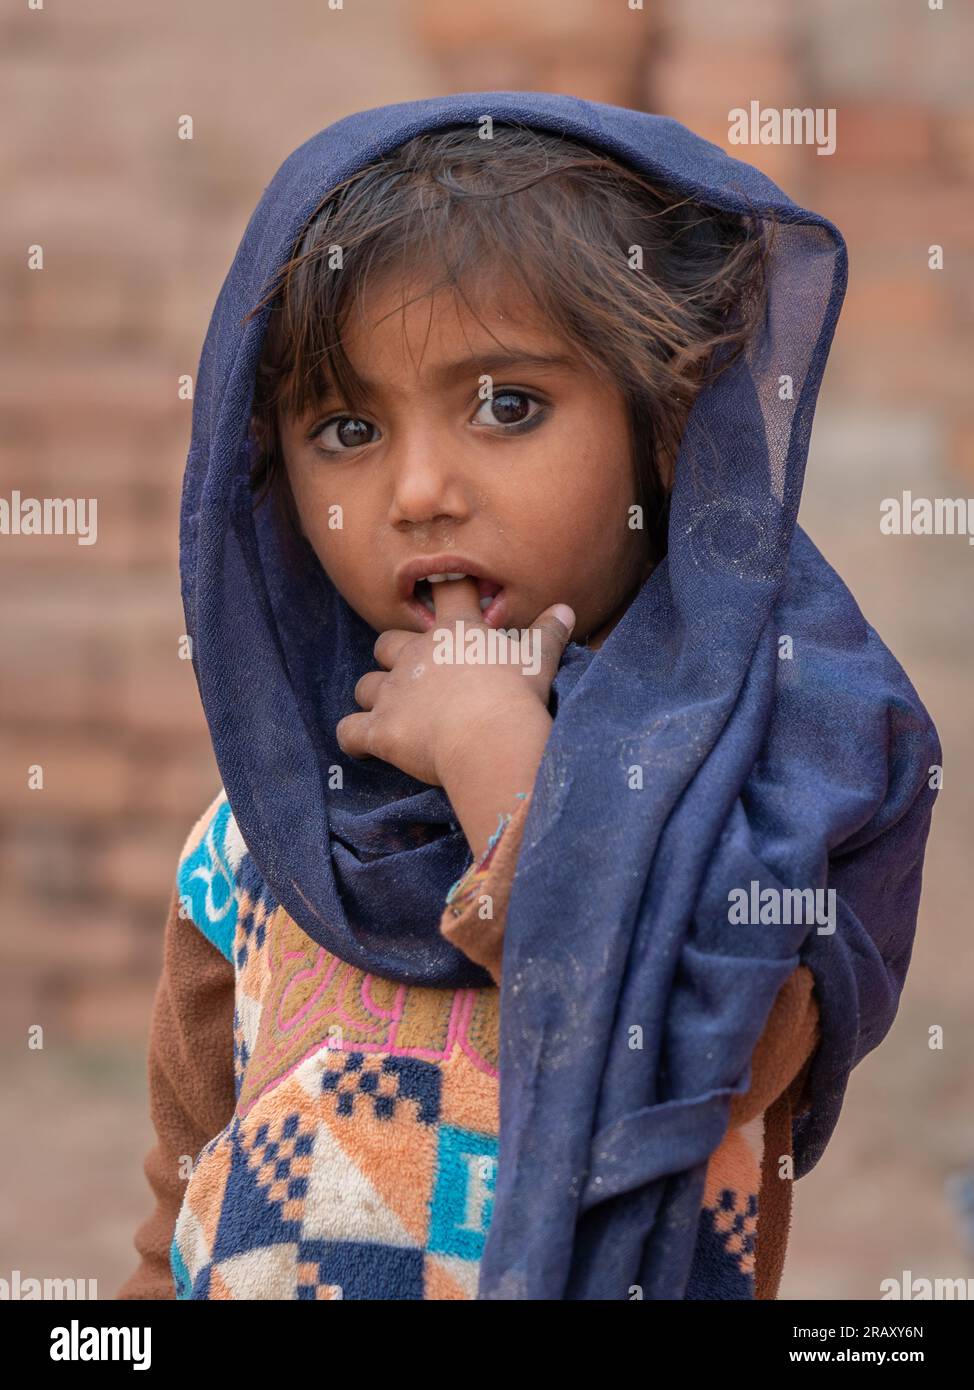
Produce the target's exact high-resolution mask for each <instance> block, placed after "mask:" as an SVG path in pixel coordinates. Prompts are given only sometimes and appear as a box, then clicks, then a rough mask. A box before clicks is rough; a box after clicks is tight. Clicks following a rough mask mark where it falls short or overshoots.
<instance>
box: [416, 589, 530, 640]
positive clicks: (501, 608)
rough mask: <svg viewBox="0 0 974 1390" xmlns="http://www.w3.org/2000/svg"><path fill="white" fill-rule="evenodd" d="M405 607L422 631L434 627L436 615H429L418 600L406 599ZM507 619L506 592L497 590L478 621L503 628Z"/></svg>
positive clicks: (427, 630)
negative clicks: (421, 626)
mask: <svg viewBox="0 0 974 1390" xmlns="http://www.w3.org/2000/svg"><path fill="white" fill-rule="evenodd" d="M406 607H407V608H408V609H409V611H410V612H411V613H412V614H413V616H414V617H416V618H418V619H419V621H420V622H421V623H422V624H423V629H424V631H426V632H429V631H430V629H431V628H434V627H436V614H435V613H431V612H430V610H429V609H428V608H427V607H426V604H425V603H420V601H419V599H418V598H408V599H406ZM506 618H507V590H506V589H499V590H498V591H497V593H496V594H495V595H494V597H493V599H492V600H491V603H490V607H489V608H485V609H484V611H483V612H482V613H481V615H480V621H481V622H482V623H485V624H486V626H487V627H503V626H504V624H505V620H506Z"/></svg>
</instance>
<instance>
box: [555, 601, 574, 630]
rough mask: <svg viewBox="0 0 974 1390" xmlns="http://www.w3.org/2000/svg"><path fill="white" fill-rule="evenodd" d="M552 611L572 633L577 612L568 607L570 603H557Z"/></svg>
mask: <svg viewBox="0 0 974 1390" xmlns="http://www.w3.org/2000/svg"><path fill="white" fill-rule="evenodd" d="M551 611H552V613H553V614H554V615H555V617H556V618H557V619H558V621H559V622H560V623H563V624H564V625H565V627H567V628H568V631H569V633H571V631H572V628H573V627H574V626H575V614H574V613H573V612H572V610H571V609H570V608H569V607H568V604H567V603H556V604H555V606H554V608H552V610H551Z"/></svg>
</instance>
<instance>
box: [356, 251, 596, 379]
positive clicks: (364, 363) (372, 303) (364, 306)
mask: <svg viewBox="0 0 974 1390" xmlns="http://www.w3.org/2000/svg"><path fill="white" fill-rule="evenodd" d="M342 342H343V344H344V347H345V351H346V353H347V355H348V357H349V359H350V361H351V363H352V365H353V367H355V368H356V370H357V371H358V372H359V373H360V374H361V375H362V377H363V379H373V380H374V379H375V378H376V376H377V375H379V376H386V377H388V376H390V375H391V374H401V373H406V374H409V375H416V376H419V377H430V378H432V377H435V376H436V375H437V374H438V373H439V372H441V371H442V369H443V368H444V367H445V366H448V365H449V364H450V363H451V362H454V361H456V360H458V359H460V358H463V357H477V356H482V357H484V358H485V359H486V358H487V357H493V358H496V357H499V356H503V355H504V354H506V353H509V354H516V353H518V352H521V353H524V354H527V355H536V356H538V357H539V358H540V357H555V356H559V357H563V358H565V359H569V358H571V359H575V358H576V357H577V354H576V351H575V349H574V348H573V347H572V345H571V344H570V343H569V342H568V341H567V340H566V339H565V338H564V336H563V335H562V334H561V332H560V331H559V329H558V327H557V326H556V325H555V324H554V323H552V321H551V320H550V318H549V317H548V316H547V315H546V314H545V313H544V311H543V309H542V308H541V306H540V305H539V304H538V303H537V301H536V300H535V298H534V296H533V295H532V294H530V292H529V291H528V290H527V288H526V287H525V286H524V284H523V283H522V282H521V281H520V279H519V278H518V277H517V276H514V275H512V274H511V273H510V272H505V271H502V270H498V271H497V272H491V271H482V272H480V273H479V274H478V275H477V276H476V277H475V278H473V277H468V278H467V279H465V280H464V282H463V283H462V284H461V285H459V286H457V285H453V284H444V283H442V282H440V281H437V280H436V278H435V277H434V276H432V275H429V274H427V275H423V274H421V273H418V272H417V273H413V274H412V275H410V276H407V277H404V278H402V279H400V278H398V277H396V276H392V275H386V276H382V277H381V278H377V279H376V280H375V281H374V282H372V283H370V284H369V285H368V286H367V288H366V289H365V291H364V292H363V293H362V294H361V295H360V296H359V297H358V299H357V301H356V302H354V303H353V304H352V305H351V306H350V311H349V313H348V315H347V318H346V322H345V324H344V326H343V331H342Z"/></svg>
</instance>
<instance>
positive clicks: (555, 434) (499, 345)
mask: <svg viewBox="0 0 974 1390" xmlns="http://www.w3.org/2000/svg"><path fill="white" fill-rule="evenodd" d="M411 297H412V295H411V293H410V292H408V291H407V292H406V293H403V291H402V290H400V288H399V286H398V284H397V285H395V286H390V285H387V284H380V285H377V286H375V287H374V288H371V287H370V290H369V292H368V294H367V295H366V297H365V301H364V307H363V313H362V315H361V317H356V316H353V317H352V320H351V322H350V324H349V326H348V328H347V330H346V333H345V337H344V342H345V348H346V351H347V354H348V357H349V359H350V361H351V363H352V365H353V367H354V368H355V370H356V372H357V373H358V375H359V377H360V378H361V379H362V380H363V381H365V382H366V383H367V384H368V385H369V387H370V399H369V404H368V408H367V409H365V410H362V411H361V412H352V411H351V410H350V409H349V408H348V406H347V403H346V402H344V401H342V400H341V399H339V398H338V397H337V396H335V395H330V396H328V397H327V398H326V399H325V401H324V402H323V403H321V404H319V406H318V407H317V408H316V409H315V410H314V411H313V412H312V413H309V414H307V415H305V416H304V417H303V418H301V419H297V418H293V417H292V418H282V419H280V420H279V422H278V423H279V430H280V437H281V444H282V448H283V452H284V457H285V462H286V466H287V474H288V479H289V481H290V485H291V489H292V492H293V494H294V500H295V503H296V505H297V510H298V515H299V517H300V520H301V526H302V529H303V531H304V533H305V535H306V536H307V538H308V540H309V541H310V543H311V545H312V546H313V548H314V550H315V553H316V554H317V556H318V559H319V560H320V562H321V564H322V566H323V567H324V569H325V571H326V573H327V574H328V576H329V578H330V579H331V580H332V582H333V583H334V584H335V586H336V588H337V589H338V590H339V592H340V593H341V594H342V595H343V597H344V598H345V599H346V600H347V602H348V603H349V604H350V605H351V607H352V608H353V609H355V611H356V612H357V613H358V614H359V615H360V616H361V617H362V618H364V619H365V621H366V622H367V623H368V624H369V625H370V626H371V627H372V628H374V629H375V631H376V632H382V631H385V630H386V629H388V628H404V629H406V630H409V631H415V632H422V631H424V630H427V629H429V628H432V627H433V626H435V621H434V618H433V614H432V611H430V610H429V609H428V608H427V607H426V606H425V605H424V603H423V602H422V601H421V600H422V597H423V595H424V593H426V592H427V586H426V585H421V586H420V588H419V591H418V593H417V592H414V586H415V582H416V578H417V575H426V574H430V573H466V574H469V575H471V576H474V577H476V578H478V579H481V580H484V581H488V582H485V583H483V584H481V592H482V594H483V593H484V591H485V590H486V595H485V597H487V598H489V599H490V602H489V604H487V605H486V606H485V605H484V603H483V602H482V604H481V606H482V609H483V610H484V621H485V622H486V623H487V624H488V625H489V626H492V627H501V628H512V627H513V628H525V627H529V626H531V624H532V623H533V622H534V621H535V620H536V619H537V617H538V616H539V615H540V614H541V612H542V611H543V610H544V609H545V608H547V607H549V606H550V605H551V604H553V603H567V604H570V605H571V607H572V608H573V609H574V611H575V614H576V624H575V630H574V632H573V634H572V635H573V638H574V640H575V641H576V642H586V641H587V642H588V643H589V645H590V646H598V645H599V644H600V643H601V641H602V640H603V639H604V638H605V636H606V635H607V634H608V632H610V631H611V629H612V627H613V626H614V625H615V623H616V622H617V621H618V620H619V618H620V617H621V616H622V613H623V612H624V611H625V608H626V607H627V606H628V603H629V602H630V601H631V599H632V597H633V595H634V594H635V592H636V590H637V589H638V588H639V585H640V584H641V583H642V581H643V579H644V578H645V577H646V575H647V574H648V573H649V571H650V568H651V565H650V564H649V562H648V561H647V558H646V544H645V532H644V531H642V530H639V529H631V528H630V526H629V508H630V507H631V506H632V505H633V503H634V502H635V500H636V489H635V475H634V469H633V464H632V444H631V438H630V427H629V419H628V413H627V410H626V406H625V402H624V399H623V396H622V394H621V392H620V391H619V390H618V389H617V388H616V387H614V386H612V385H609V384H607V383H606V382H604V381H602V380H601V379H599V378H598V377H597V376H596V375H595V374H594V373H593V372H592V371H591V369H590V368H589V367H587V366H586V365H585V364H584V363H583V362H582V361H581V360H580V359H579V358H578V356H577V354H576V353H575V352H574V351H573V349H572V347H571V346H570V345H569V344H568V343H567V342H565V341H564V340H563V339H562V338H561V337H559V336H558V335H557V334H556V332H555V331H554V330H553V329H552V328H551V326H550V325H549V324H548V323H547V322H546V321H544V320H543V319H541V318H540V317H539V316H538V314H537V311H536V310H535V309H534V306H533V305H532V306H531V308H530V310H529V309H528V308H526V307H525V306H524V303H523V296H522V297H521V298H522V303H521V304H518V302H517V301H518V296H517V294H516V293H515V290H514V286H513V284H511V283H510V282H507V283H501V285H499V286H498V287H497V289H496V292H495V293H494V294H493V295H492V303H493V306H494V307H493V308H491V309H490V310H479V309H478V313H477V314H474V313H473V312H472V311H471V310H470V309H469V308H468V307H467V306H466V304H465V303H464V301H463V300H462V299H461V297H460V296H458V295H456V294H455V293H454V292H453V291H452V290H444V289H438V290H437V291H435V293H433V294H432V295H426V296H422V297H417V298H413V300H412V302H411V303H407V305H406V307H405V308H403V300H404V299H405V300H409V299H410V298H411ZM488 388H489V390H490V392H491V393H492V395H491V396H489V397H487V398H484V396H486V395H487V389H488ZM481 392H483V395H482V394H481ZM339 509H340V510H339ZM337 522H340V525H339V524H336V523H337ZM412 562H415V564H413V563H412ZM427 562H428V564H427ZM498 586H499V592H496V594H495V593H494V591H496V590H497V588H498Z"/></svg>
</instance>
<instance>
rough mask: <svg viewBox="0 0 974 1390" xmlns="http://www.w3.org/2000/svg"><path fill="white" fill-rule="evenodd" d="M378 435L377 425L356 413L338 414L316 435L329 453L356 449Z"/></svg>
mask: <svg viewBox="0 0 974 1390" xmlns="http://www.w3.org/2000/svg"><path fill="white" fill-rule="evenodd" d="M376 437H377V436H376V432H375V425H373V424H371V423H370V422H369V421H368V420H360V419H359V418H358V417H357V416H354V415H339V416H336V417H335V419H334V420H329V421H328V423H327V424H326V425H324V426H323V427H322V428H321V429H320V430H319V431H318V434H317V436H316V438H317V439H318V440H319V441H320V443H321V447H322V448H323V449H325V450H327V451H328V452H329V453H338V452H340V451H341V450H343V449H356V448H358V447H359V445H361V444H371V443H372V442H373V440H374V439H375V438H376Z"/></svg>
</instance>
